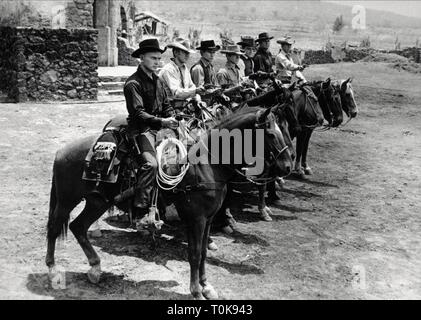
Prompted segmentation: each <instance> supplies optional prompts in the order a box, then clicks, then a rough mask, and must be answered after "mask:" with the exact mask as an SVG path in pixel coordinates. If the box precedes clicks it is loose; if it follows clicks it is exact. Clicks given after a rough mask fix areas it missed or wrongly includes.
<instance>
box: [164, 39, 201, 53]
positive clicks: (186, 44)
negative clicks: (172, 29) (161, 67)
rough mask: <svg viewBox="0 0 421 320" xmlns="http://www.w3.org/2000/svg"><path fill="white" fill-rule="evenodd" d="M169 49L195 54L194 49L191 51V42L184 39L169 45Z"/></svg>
mask: <svg viewBox="0 0 421 320" xmlns="http://www.w3.org/2000/svg"><path fill="white" fill-rule="evenodd" d="M167 47H168V48H173V49H180V50H183V51H185V52H188V53H195V52H196V51H194V50H193V49H191V45H190V41H189V40H186V39H183V38H177V39H175V41H174V42H173V43H170V44H169V45H167Z"/></svg>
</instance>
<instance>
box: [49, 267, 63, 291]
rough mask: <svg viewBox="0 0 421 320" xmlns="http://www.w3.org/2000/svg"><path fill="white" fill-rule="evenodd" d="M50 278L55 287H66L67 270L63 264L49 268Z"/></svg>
mask: <svg viewBox="0 0 421 320" xmlns="http://www.w3.org/2000/svg"><path fill="white" fill-rule="evenodd" d="M48 279H49V280H50V284H51V286H52V287H53V288H54V289H65V288H66V271H65V270H64V268H63V267H62V266H52V267H50V268H48Z"/></svg>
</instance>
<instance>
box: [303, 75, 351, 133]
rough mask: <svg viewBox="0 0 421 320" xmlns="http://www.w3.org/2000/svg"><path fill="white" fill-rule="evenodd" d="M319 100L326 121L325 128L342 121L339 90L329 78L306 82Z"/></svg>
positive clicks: (337, 124) (334, 125)
mask: <svg viewBox="0 0 421 320" xmlns="http://www.w3.org/2000/svg"><path fill="white" fill-rule="evenodd" d="M308 84H309V85H310V86H311V89H312V90H313V92H314V94H315V95H316V97H317V99H318V100H319V105H320V108H321V109H322V112H323V117H324V118H325V120H326V121H327V122H328V125H327V126H326V128H336V127H338V126H339V125H340V124H341V123H342V122H343V114H342V102H341V96H340V92H339V90H338V88H337V87H335V86H334V85H333V84H332V81H331V79H330V78H327V79H326V80H321V81H312V82H309V83H308Z"/></svg>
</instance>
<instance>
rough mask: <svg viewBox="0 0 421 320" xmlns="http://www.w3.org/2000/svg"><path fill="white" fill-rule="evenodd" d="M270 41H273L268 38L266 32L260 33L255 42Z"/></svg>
mask: <svg viewBox="0 0 421 320" xmlns="http://www.w3.org/2000/svg"><path fill="white" fill-rule="evenodd" d="M270 39H273V37H271V36H269V34H268V33H267V32H262V33H261V34H259V37H258V38H257V39H256V42H260V41H264V40H270Z"/></svg>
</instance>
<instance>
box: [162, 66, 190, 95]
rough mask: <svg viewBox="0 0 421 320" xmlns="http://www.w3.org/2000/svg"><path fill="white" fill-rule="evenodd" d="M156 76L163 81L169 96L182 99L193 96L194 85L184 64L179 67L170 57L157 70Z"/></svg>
mask: <svg viewBox="0 0 421 320" xmlns="http://www.w3.org/2000/svg"><path fill="white" fill-rule="evenodd" d="M158 76H159V79H161V81H162V82H163V83H164V87H165V89H166V91H167V94H168V96H169V97H170V98H173V99H174V98H175V99H180V100H184V99H188V98H192V97H194V96H195V94H196V86H195V85H194V83H193V81H192V79H191V76H190V71H189V70H188V69H187V66H186V64H183V65H182V66H181V67H179V66H177V65H176V64H175V62H174V59H173V58H172V59H171V61H170V62H169V63H167V64H166V65H165V66H164V67H163V68H162V69H161V70H160V71H159V74H158Z"/></svg>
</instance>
